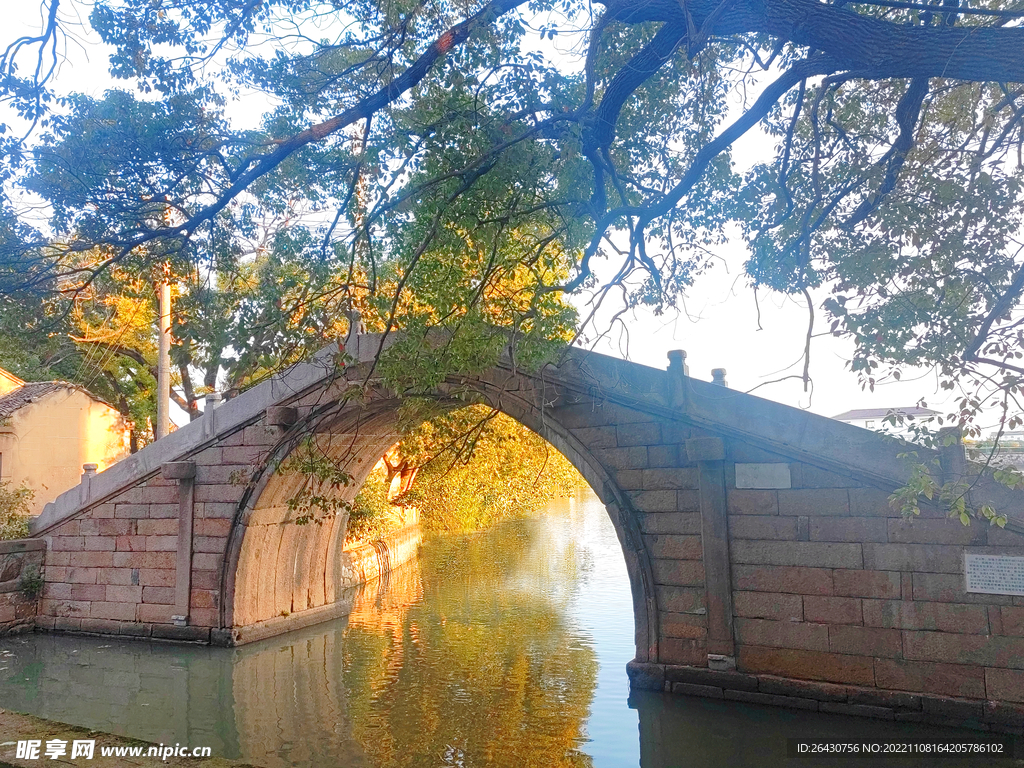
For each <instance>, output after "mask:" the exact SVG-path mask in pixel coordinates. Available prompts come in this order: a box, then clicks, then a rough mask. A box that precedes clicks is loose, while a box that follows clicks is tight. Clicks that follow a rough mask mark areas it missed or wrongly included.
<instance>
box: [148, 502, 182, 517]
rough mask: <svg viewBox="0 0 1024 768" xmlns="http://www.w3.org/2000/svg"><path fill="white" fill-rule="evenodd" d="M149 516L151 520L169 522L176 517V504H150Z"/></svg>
mask: <svg viewBox="0 0 1024 768" xmlns="http://www.w3.org/2000/svg"><path fill="white" fill-rule="evenodd" d="M149 516H150V518H151V519H153V520H169V519H171V518H176V517H177V516H178V505H177V504H150V505H149Z"/></svg>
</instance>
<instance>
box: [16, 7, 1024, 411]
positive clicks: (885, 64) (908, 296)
mask: <svg viewBox="0 0 1024 768" xmlns="http://www.w3.org/2000/svg"><path fill="white" fill-rule="evenodd" d="M65 1H67V0H65ZM47 8H48V10H49V11H50V13H49V15H48V16H47V17H46V18H45V19H44V23H43V27H42V29H41V32H40V34H39V36H38V37H34V38H22V39H21V40H19V41H16V42H14V43H12V45H11V46H9V47H8V48H7V49H6V52H5V53H4V55H3V58H2V59H0V87H2V88H3V89H4V94H5V96H6V103H7V104H8V105H9V107H10V108H12V109H13V110H14V111H15V112H17V113H18V114H19V115H20V118H21V123H24V124H25V125H28V124H31V123H35V124H38V126H39V127H38V128H37V130H36V132H35V133H32V134H30V135H31V137H32V138H30V139H27V140H26V139H23V138H22V136H23V135H24V131H19V132H14V130H13V128H11V129H8V132H7V134H5V135H6V137H7V138H6V143H5V149H6V150H7V161H6V164H5V166H4V173H5V179H6V180H7V181H8V188H11V187H10V185H11V184H19V185H23V186H24V187H26V188H28V189H31V190H33V191H34V193H35V194H38V195H40V196H42V197H43V198H44V199H45V200H46V201H47V202H48V203H49V204H50V205H51V206H52V211H53V217H52V219H51V221H50V222H49V224H48V227H49V229H50V230H51V231H50V232H48V233H43V232H42V229H43V227H42V225H38V226H33V222H31V221H30V220H29V219H27V218H26V217H25V216H23V215H22V216H19V212H18V211H17V210H16V209H17V205H16V201H15V200H14V199H13V198H11V199H8V200H5V201H4V205H3V206H2V207H0V212H2V216H0V225H2V226H0V248H2V253H3V266H2V272H0V281H2V285H3V290H4V291H5V292H6V293H7V294H8V295H17V293H18V292H19V291H21V292H23V291H37V290H51V291H58V292H60V293H62V294H63V295H65V296H67V295H72V294H74V293H76V292H78V291H81V290H83V289H84V288H85V287H86V286H87V285H88V284H89V283H90V281H92V280H94V279H95V278H96V276H97V275H99V274H101V273H102V272H104V271H105V270H108V269H111V268H112V267H114V266H115V265H121V264H124V263H130V262H132V260H138V259H141V260H143V261H145V260H146V259H147V258H152V256H148V257H147V255H146V254H156V253H159V254H160V256H161V258H167V257H168V256H169V255H174V256H175V257H178V258H181V259H183V260H185V261H187V262H189V263H193V264H199V265H203V266H202V268H206V269H208V268H209V265H211V264H212V263H213V262H214V260H215V257H214V253H215V252H216V247H211V246H214V244H215V243H221V244H224V243H228V242H234V241H235V240H236V239H237V238H244V237H246V236H247V235H246V229H245V228H246V226H247V225H248V224H249V223H251V222H256V221H260V220H263V219H266V218H269V217H279V218H281V219H286V220H287V224H286V225H285V226H283V227H282V235H281V236H282V237H286V238H288V239H289V240H290V241H291V242H296V243H304V244H305V247H304V250H303V252H304V254H305V256H306V258H307V260H308V261H309V262H310V263H312V264H316V265H317V267H318V268H322V269H323V270H325V271H326V272H329V273H331V274H334V275H336V276H344V277H342V278H341V279H340V280H338V281H336V282H335V283H333V287H332V293H331V296H332V297H333V298H335V299H336V300H337V302H338V304H339V305H340V306H342V307H354V306H355V305H356V304H358V303H363V304H365V305H367V306H369V307H370V309H371V311H372V313H373V314H374V315H375V323H376V327H377V329H379V330H383V331H385V332H390V331H391V329H393V328H396V327H403V328H406V329H408V330H410V331H412V332H413V336H416V333H415V332H416V331H425V330H426V329H427V328H428V327H430V326H433V325H439V324H440V325H447V326H449V327H451V328H453V329H455V330H456V337H457V338H458V337H460V335H461V337H468V338H469V339H470V341H467V342H465V344H464V345H463V347H462V351H463V352H464V353H465V352H466V351H467V350H469V351H470V352H473V353H472V354H469V353H466V354H462V355H461V356H454V357H453V356H450V355H449V356H447V357H446V355H448V352H449V350H448V349H447V348H446V349H445V350H442V351H441V352H438V351H437V350H432V349H430V348H429V347H428V346H426V345H421V346H420V347H419V348H415V349H414V348H413V347H412V346H408V345H407V346H406V347H403V348H401V349H400V350H397V351H396V352H395V353H394V354H399V353H401V354H405V355H406V356H407V358H408V359H411V360H413V361H414V362H415V363H416V364H415V365H413V366H412V368H411V370H413V371H414V372H415V373H417V374H419V375H420V376H421V378H420V379H419V380H411V379H407V380H403V383H404V384H405V385H407V388H412V389H416V388H421V389H422V388H425V387H426V386H427V385H428V384H430V383H431V382H432V381H435V380H436V378H437V376H441V375H443V374H444V373H445V372H446V371H453V370H459V369H460V367H461V368H465V367H466V366H471V365H481V364H484V363H485V362H488V361H489V355H492V354H493V344H492V345H490V346H488V344H489V342H488V339H491V336H489V335H488V334H489V331H488V328H489V327H490V325H492V324H493V323H494V322H495V321H497V322H499V323H500V324H502V325H505V326H506V327H509V328H511V329H514V330H515V331H516V333H518V332H520V331H522V335H523V336H525V337H526V339H527V343H525V344H524V345H523V349H524V350H526V352H524V358H525V359H533V360H537V359H540V358H541V352H538V351H534V352H530V351H529V350H530V349H531V344H530V342H531V341H536V342H537V344H536V349H538V350H543V349H545V347H544V344H543V343H542V342H543V341H544V340H546V339H551V338H564V337H565V336H566V334H567V333H568V335H569V337H570V338H571V337H572V335H573V333H574V332H575V333H577V334H578V333H581V332H583V329H584V328H586V324H587V321H588V318H583V320H582V323H581V324H579V325H576V327H575V328H570V330H568V331H567V327H571V326H573V325H574V323H575V319H574V318H573V317H571V315H570V313H567V312H565V311H564V310H563V309H562V308H561V307H560V306H559V304H558V302H557V297H558V296H560V295H563V294H564V293H566V292H572V291H577V290H581V289H585V288H591V289H595V290H597V291H598V292H599V298H598V302H597V303H600V301H601V300H603V297H605V296H607V295H608V294H609V293H610V292H611V291H613V290H615V291H620V290H621V292H622V294H623V297H624V300H625V303H626V305H627V306H631V305H637V304H646V305H651V306H654V307H655V308H657V309H663V308H668V307H671V306H672V305H673V304H674V303H675V302H676V301H677V299H678V297H679V295H680V292H681V291H683V290H687V289H689V288H690V286H692V285H693V281H694V280H695V278H696V277H697V276H698V275H699V273H700V272H701V271H702V270H703V269H705V268H706V267H707V266H708V248H709V246H710V245H711V244H713V243H715V242H716V241H719V240H721V239H722V238H723V237H724V236H725V231H726V230H725V228H726V227H727V225H728V224H730V223H731V222H739V223H740V224H741V226H742V229H743V232H744V234H745V237H746V239H747V242H748V244H749V245H750V249H751V259H750V261H749V263H748V274H749V278H750V282H751V283H752V284H753V285H755V286H766V287H770V288H772V289H775V290H780V291H785V292H788V293H791V294H794V295H796V296H802V297H803V298H804V299H805V300H806V301H807V302H808V309H809V317H810V323H809V327H808V334H807V336H808V340H810V338H811V337H812V336H813V332H814V329H815V328H816V327H818V326H817V325H816V324H815V319H816V316H817V315H819V314H821V313H822V312H824V316H825V320H826V321H828V322H830V323H831V331H832V332H834V333H837V334H845V335H848V336H850V337H852V338H853V339H854V340H855V341H856V343H857V354H856V357H855V359H854V360H853V361H852V368H853V370H854V371H855V372H856V373H857V374H859V375H860V376H862V378H863V381H864V383H865V385H866V386H873V384H874V382H875V381H876V380H877V379H878V378H879V377H881V376H887V375H891V376H898V375H899V372H900V370H901V369H902V368H903V367H905V366H907V365H930V366H934V367H936V368H937V369H938V371H939V373H940V376H941V377H942V379H943V381H944V386H946V387H948V388H950V389H957V388H960V389H963V391H964V396H963V399H962V401H961V402H960V403H959V407H958V408H957V409H956V410H955V413H953V414H952V420H953V422H954V423H956V424H958V425H959V426H961V427H963V428H965V429H967V430H968V431H969V430H970V429H972V428H973V429H976V426H975V419H976V416H977V414H978V413H979V411H980V410H981V409H982V408H983V407H984V406H985V405H986V404H988V403H990V402H991V401H993V400H995V401H997V402H998V404H999V407H1000V408H1002V409H1003V410H1002V413H1003V423H1004V425H1005V426H1016V425H1017V424H1019V423H1020V419H1021V414H1022V412H1024V411H1022V408H1021V405H1020V403H1019V401H1018V398H1019V397H1020V394H1021V390H1020V386H1021V378H1022V377H1024V364H1022V362H1021V361H1022V359H1024V358H1022V355H1024V352H1022V351H1021V342H1022V341H1024V338H1022V336H1021V330H1022V329H1021V326H1020V322H1021V320H1022V317H1021V313H1020V303H1021V302H1020V299H1021V294H1022V292H1024V250H1022V248H1024V242H1022V238H1021V235H1020V232H1021V216H1022V210H1021V209H1022V205H1024V192H1022V189H1021V184H1022V181H1024V160H1022V155H1024V149H1022V147H1024V86H1022V85H1021V84H1022V83H1024V57H1022V56H1021V55H1020V51H1021V50H1024V26H1022V24H1021V19H1022V18H1024V10H1022V8H1024V6H1021V4H1020V2H1019V0H983V1H982V2H979V3H977V4H975V5H973V6H970V7H968V6H967V5H964V4H960V3H958V2H955V1H945V2H943V3H942V4H941V5H937V4H928V3H926V2H923V1H922V2H918V1H917V0H900V1H899V2H896V1H895V0H872V2H867V3H856V4H851V5H847V4H846V3H834V4H827V3H821V2H817V0H735V1H734V2H718V1H717V0H714V1H712V0H688V1H687V2H685V3H677V2H669V1H668V0H648V1H647V2H641V3H636V2H623V1H622V0H608V2H606V3H604V4H603V5H602V6H601V8H602V9H603V10H601V11H600V12H595V11H594V9H592V8H591V6H588V5H586V4H583V3H575V2H572V0H559V2H557V3H555V2H551V1H550V0H538V2H534V3H531V4H529V5H528V4H526V3H524V2H522V0H490V1H488V2H471V3H468V4H451V3H441V4H440V5H436V4H435V5H430V6H424V5H420V4H417V3H399V4H397V5H396V4H394V3H376V2H370V3H353V2H344V1H343V0H339V2H335V3H332V4H330V5H323V4H320V3H314V2H311V1H310V0H288V2H284V0H268V2H261V3H252V2H248V1H247V0H229V1H227V2H225V1H224V0H217V2H213V0H198V1H196V0H189V2H185V1H184V0H163V2H158V3H152V2H149V0H145V1H143V0H99V2H97V3H95V4H94V5H93V6H92V8H93V10H92V12H91V15H90V17H89V18H90V23H91V25H92V28H93V29H94V30H95V31H96V33H97V34H98V35H99V36H100V37H101V38H102V39H103V41H104V42H105V43H107V44H108V45H110V46H112V49H113V53H112V55H111V59H110V63H111V72H112V73H113V74H114V75H115V76H117V77H120V78H122V79H124V80H125V81H126V83H128V84H130V85H132V86H134V87H135V88H136V90H137V91H138V92H139V93H140V94H141V98H139V97H136V96H128V95H127V94H111V95H108V97H107V99H106V100H104V102H95V101H92V100H90V99H86V98H83V97H73V98H70V99H66V100H63V101H61V100H59V99H57V98H56V97H55V95H54V93H55V92H54V90H53V88H54V85H53V82H54V81H53V79H52V78H51V77H50V75H51V74H52V72H53V68H52V66H50V65H51V64H53V63H54V62H53V61H52V56H51V54H50V53H49V51H51V50H52V46H53V45H54V43H56V42H58V41H59V40H60V39H61V35H62V34H64V33H63V26H62V20H61V15H60V13H59V12H58V0H50V2H49V3H48V5H47ZM538 27H539V30H538V29H537V28H538ZM538 31H539V35H538V34H537V33H538ZM566 37H569V38H570V39H571V40H573V41H574V43H575V44H576V47H577V49H578V50H579V51H580V52H581V57H580V60H579V64H578V65H577V66H575V67H574V66H572V64H571V62H567V61H566V60H565V59H564V58H563V57H558V56H554V55H552V54H551V53H550V50H551V46H550V45H549V44H548V43H547V42H546V41H547V40H551V41H554V40H555V39H556V38H557V39H558V40H562V39H565V38H566ZM538 38H539V39H538ZM567 64H568V66H567ZM218 89H219V90H218ZM238 89H245V90H246V91H249V92H257V93H263V94H266V95H267V96H268V97H269V98H270V101H268V110H267V113H266V115H265V116H264V120H263V122H262V124H261V126H260V127H259V129H258V130H242V129H238V128H234V127H232V126H231V125H230V123H229V122H228V120H227V118H226V117H225V104H226V101H225V99H226V98H228V97H230V95H231V93H232V92H234V91H237V90H238ZM734 101H735V102H739V103H740V104H742V107H741V108H738V109H733V108H731V107H730V104H731V103H733V102H734ZM107 102H110V103H107ZM113 102H116V104H115V103H113ZM104 115H106V117H104ZM115 116H124V117H125V118H126V119H123V120H122V119H121V117H115ZM12 125H14V124H13V123H12ZM19 125H20V124H19ZM758 125H760V126H762V128H763V129H764V130H766V131H767V132H768V133H769V134H771V135H773V136H775V138H776V139H777V151H776V154H775V156H774V157H773V158H770V159H767V160H766V162H764V163H761V164H759V165H757V166H756V167H755V168H753V169H752V170H751V171H750V172H749V173H746V174H744V175H742V176H741V175H740V174H737V173H735V172H734V170H733V168H732V166H731V162H730V149H731V147H732V146H733V144H734V143H735V142H736V140H737V139H738V138H740V137H741V136H742V135H744V134H745V133H747V132H748V131H750V130H751V129H752V128H754V127H755V126H758ZM100 135H103V136H106V137H107V140H106V143H105V144H97V138H98V137H99V136H100ZM87 139H88V141H89V145H88V146H89V147H90V148H91V150H92V151H91V152H87V151H82V145H81V143H80V142H82V141H86V140H87ZM76 146H77V147H79V148H78V149H77V150H74V151H71V148H73V147H76ZM55 238H59V240H55ZM97 245H102V246H103V247H104V248H105V249H106V250H105V251H104V253H105V254H107V255H106V256H104V258H102V259H99V260H97V261H96V262H94V263H91V264H90V265H88V267H86V268H83V267H82V266H81V265H79V264H78V263H77V262H76V258H77V256H78V254H81V253H83V252H84V251H87V250H89V249H93V248H95V247H96V246H97ZM602 259H608V260H612V261H613V264H614V265H615V270H613V274H614V276H613V277H612V278H611V279H610V280H605V281H603V282H602V283H600V284H599V283H598V281H597V278H596V277H595V272H594V265H595V263H596V262H597V261H598V260H602ZM498 283H502V284H503V285H504V286H505V287H506V290H495V288H494V287H495V285H497V284H498ZM511 285H518V286H519V287H518V289H517V290H514V291H510V290H507V288H508V286H511ZM812 291H824V292H826V293H828V294H830V295H829V298H828V300H827V301H825V302H824V304H823V305H822V306H816V304H815V301H814V299H813V297H812V293H811V292H812ZM297 306H299V304H298V303H295V304H285V305H284V308H285V310H286V311H284V312H282V316H281V318H280V320H281V323H282V327H284V326H286V325H287V321H286V319H287V318H289V317H291V312H292V311H293V310H294V309H295V307H297ZM420 335H421V336H422V335H423V334H420ZM474 340H475V341H474ZM808 343H809V342H808ZM382 348H383V345H382ZM485 353H486V354H485ZM806 357H807V361H808V363H809V352H808V354H807V356H806ZM406 369H408V367H405V368H403V367H402V366H395V367H393V369H392V370H395V371H398V370H406ZM809 375H810V372H809V367H808V364H807V363H805V367H804V372H803V378H804V380H805V382H806V381H807V379H808V378H809Z"/></svg>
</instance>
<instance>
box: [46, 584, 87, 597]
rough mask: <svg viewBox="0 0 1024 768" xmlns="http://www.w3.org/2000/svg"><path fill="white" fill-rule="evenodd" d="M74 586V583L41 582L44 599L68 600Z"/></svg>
mask: <svg viewBox="0 0 1024 768" xmlns="http://www.w3.org/2000/svg"><path fill="white" fill-rule="evenodd" d="M82 586H95V585H82ZM75 588H76V585H75V584H49V583H47V584H43V598H44V599H46V600H70V599H71V597H72V594H73V590H74V589H75Z"/></svg>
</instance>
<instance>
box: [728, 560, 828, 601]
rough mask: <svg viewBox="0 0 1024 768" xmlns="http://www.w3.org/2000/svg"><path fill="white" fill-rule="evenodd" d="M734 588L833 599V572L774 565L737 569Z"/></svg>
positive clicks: (738, 566)
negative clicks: (823, 596) (826, 596)
mask: <svg viewBox="0 0 1024 768" xmlns="http://www.w3.org/2000/svg"><path fill="white" fill-rule="evenodd" d="M732 577H733V588H734V589H738V590H749V591H752V592H788V593H790V594H797V595H831V594H832V591H833V588H832V571H831V570H829V569H827V568H799V567H788V566H771V565H733V567H732Z"/></svg>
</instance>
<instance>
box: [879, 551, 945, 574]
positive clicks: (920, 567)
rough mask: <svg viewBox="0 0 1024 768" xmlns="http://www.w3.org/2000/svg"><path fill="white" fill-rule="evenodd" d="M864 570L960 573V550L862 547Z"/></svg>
mask: <svg viewBox="0 0 1024 768" xmlns="http://www.w3.org/2000/svg"><path fill="white" fill-rule="evenodd" d="M863 546H864V567H865V568H867V569H869V570H878V571H913V572H914V573H915V574H917V573H962V572H963V567H964V565H963V548H962V547H952V546H942V545H930V544H864V545H863Z"/></svg>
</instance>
